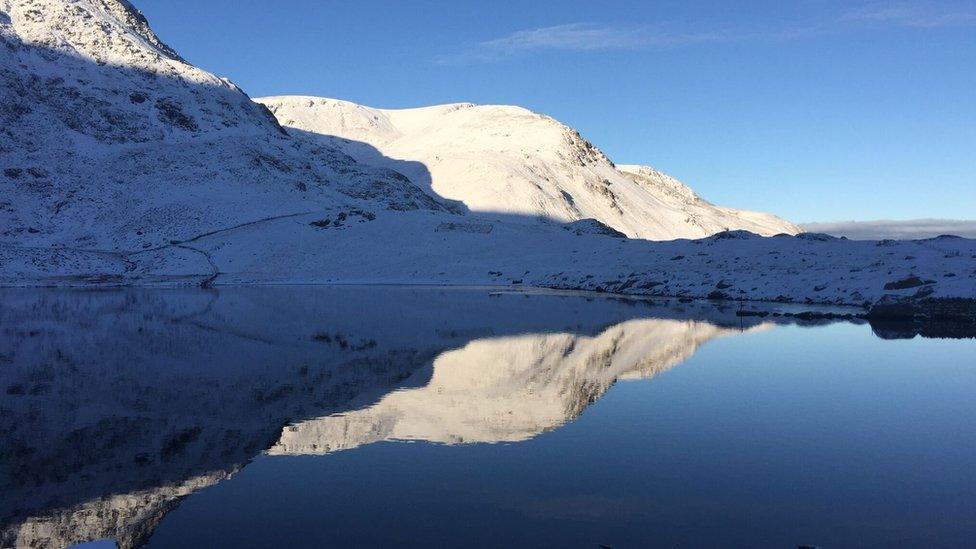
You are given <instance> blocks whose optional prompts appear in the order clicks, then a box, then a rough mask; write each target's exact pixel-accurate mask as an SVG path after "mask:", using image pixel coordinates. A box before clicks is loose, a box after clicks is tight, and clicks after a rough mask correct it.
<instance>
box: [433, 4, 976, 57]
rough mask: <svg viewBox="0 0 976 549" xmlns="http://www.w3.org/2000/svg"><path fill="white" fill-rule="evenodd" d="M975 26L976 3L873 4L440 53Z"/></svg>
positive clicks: (566, 34)
mask: <svg viewBox="0 0 976 549" xmlns="http://www.w3.org/2000/svg"><path fill="white" fill-rule="evenodd" d="M951 26H976V4H973V3H969V4H966V5H963V6H961V7H959V6H956V7H952V6H946V5H933V4H927V3H920V2H916V3H892V2H887V3H872V4H866V5H862V6H860V7H857V8H854V9H851V10H849V11H847V12H844V13H841V14H839V15H837V14H835V15H834V16H829V17H827V18H824V19H821V20H820V21H815V22H806V23H804V24H797V25H793V26H789V25H787V26H781V27H778V28H765V29H752V30H742V29H732V28H725V29H715V30H708V31H704V30H688V29H679V28H671V27H669V26H667V25H663V24H658V25H643V26H614V25H604V24H597V23H571V24H567V25H553V26H548V27H537V28H532V29H522V30H518V31H515V32H513V33H511V34H507V35H505V36H500V37H498V38H493V39H491V40H485V41H482V42H477V43H474V44H469V45H468V46H467V47H464V48H461V49H459V50H458V51H456V52H454V53H451V54H447V55H441V56H438V57H437V58H435V61H436V62H438V63H441V64H463V63H468V62H479V61H497V60H500V59H503V58H506V57H509V56H513V55H518V54H526V53H532V52H541V51H564V52H588V51H608V50H641V49H651V48H667V47H677V46H684V45H689V44H695V43H703V42H728V41H733V40H747V39H772V40H783V39H787V40H789V39H801V38H807V37H811V36H819V35H824V34H836V33H844V32H852V31H854V30H856V29H857V28H864V27H905V28H937V27H951Z"/></svg>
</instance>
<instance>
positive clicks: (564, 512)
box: [0, 286, 976, 548]
mask: <svg viewBox="0 0 976 549" xmlns="http://www.w3.org/2000/svg"><path fill="white" fill-rule="evenodd" d="M742 307H743V306H742V305H735V304H727V303H726V304H722V303H718V302H707V301H701V302H699V301H695V302H688V303H680V302H677V301H666V300H654V301H651V300H639V299H621V298H614V297H611V296H606V295H603V296H600V295H588V294H577V293H562V294H561V293H554V292H544V291H533V290H523V291H501V290H499V289H497V288H495V289H491V288H437V287H428V288H423V287H300V286H293V287H287V286H284V287H251V288H218V289H213V290H199V289H158V290H151V289H121V290H100V291H81V290H53V289H50V290H48V289H45V290H36V289H30V290H27V289H8V290H0V329H2V330H0V546H3V547H7V546H16V547H64V546H68V545H72V544H79V543H85V544H87V545H91V546H104V547H112V546H115V545H118V546H120V547H137V546H148V547H188V546H203V547H216V546H231V547H269V546H274V547H322V546H340V547H353V546H354V547H389V546H403V547H461V546H464V547H498V546H504V547H514V546H519V547H591V548H595V547H601V546H603V547H613V548H617V547H647V546H668V547H672V546H682V547H716V546H721V547H764V546H770V547H798V546H803V545H812V546H820V547H825V548H826V547H892V546H898V547H912V546H919V547H921V546H925V547H961V546H968V545H972V544H973V543H974V541H973V540H974V539H976V429H974V428H973V425H976V398H973V395H974V392H976V339H973V338H967V337H962V338H956V339H939V338H929V337H921V336H918V335H915V332H914V331H913V330H912V329H910V327H909V328H904V327H898V326H895V327H892V326H884V327H879V326H873V327H872V326H871V325H869V324H867V323H864V322H862V321H857V320H855V321H844V322H827V321H824V320H809V319H804V318H797V317H795V316H787V315H789V314H792V313H791V309H789V308H787V307H786V306H776V307H778V308H776V307H773V308H769V306H765V307H766V308H765V309H763V310H765V311H767V312H769V313H770V314H769V315H767V316H741V313H740V312H739V310H740V309H741V308H742ZM756 307H758V306H750V310H751V309H754V308H756ZM764 314H765V313H764ZM954 335H959V334H954ZM964 335H965V334H964ZM89 542H95V543H89Z"/></svg>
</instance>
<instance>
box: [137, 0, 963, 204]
mask: <svg viewBox="0 0 976 549" xmlns="http://www.w3.org/2000/svg"><path fill="white" fill-rule="evenodd" d="M133 3H134V4H135V5H136V6H137V7H138V8H140V9H141V10H142V11H143V12H144V13H145V14H146V16H147V17H148V18H149V20H150V23H151V24H152V25H153V28H154V29H155V30H156V31H157V33H158V34H159V35H160V37H161V38H162V39H163V40H164V41H166V42H168V43H169V44H170V45H171V46H173V47H175V48H176V49H177V50H178V51H179V52H180V53H181V54H183V55H184V56H185V57H186V58H187V59H188V60H189V61H190V62H192V63H194V64H196V65H199V66H201V67H203V68H205V69H207V70H210V71H211V72H215V73H217V74H219V75H221V76H226V77H229V78H230V79H232V80H233V81H235V82H236V83H238V84H239V85H240V86H241V87H243V88H244V89H245V90H246V91H247V92H248V93H249V94H251V95H252V96H255V97H258V96H263V95H280V94H306V95H321V96H326V97H334V98H341V99H348V100H351V101H355V102H357V103H363V104H366V105H370V106H375V107H390V108H395V107H412V106H421V105H429V104H436V103H448V102H459V101H470V102H474V103H505V104H517V105H522V106H525V107H528V108H530V109H532V110H535V111H538V112H542V113H545V114H548V115H551V116H553V117H555V118H557V119H559V120H561V121H563V122H565V123H567V124H569V125H571V126H573V127H575V128H577V129H578V130H579V131H580V132H581V133H582V134H583V136H584V137H586V138H587V139H589V140H590V141H592V142H593V143H594V144H596V145H597V146H598V147H600V148H601V149H603V150H604V152H606V153H607V154H608V156H610V158H611V159H613V160H614V161H616V162H618V163H638V164H650V165H653V166H655V167H656V168H658V169H660V170H662V171H665V172H668V173H670V174H672V175H674V176H676V177H678V178H679V179H681V180H683V181H684V182H686V183H688V184H689V185H691V186H692V187H693V188H695V189H696V190H697V191H698V192H699V193H700V194H701V195H702V196H704V197H705V198H706V199H708V200H711V201H713V202H716V203H720V204H723V205H730V206H737V207H747V208H752V209H760V210H767V211H772V212H775V213H778V214H781V215H784V216H786V217H788V218H790V219H792V220H794V221H800V222H802V221H814V220H842V219H857V220H866V219H881V218H888V219H908V218H920V217H937V218H959V219H973V218H976V176H974V174H976V0H969V1H946V2H924V1H916V2H904V3H899V2H865V3H859V2H850V1H848V2H837V1H831V0H799V1H791V2H782V1H775V2H762V1H756V2H731V1H714V2H709V1H701V2H690V1H687V0H685V1H658V2H651V1H635V2H594V1H593V0H586V1H563V2H543V1H538V2H530V1H524V0H523V1H506V0H501V1H499V0H495V1H491V2H487V1H483V2H457V1H455V2H447V1H424V0H415V1H392V0H390V1H370V0H357V1H355V2H353V1H348V0H343V1H324V0H278V1H275V2H269V1H267V0H262V1H254V0H206V1H200V0H133Z"/></svg>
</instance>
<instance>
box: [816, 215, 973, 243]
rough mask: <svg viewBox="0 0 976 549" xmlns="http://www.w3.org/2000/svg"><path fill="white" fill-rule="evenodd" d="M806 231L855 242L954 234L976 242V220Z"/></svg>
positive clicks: (847, 224)
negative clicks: (844, 237)
mask: <svg viewBox="0 0 976 549" xmlns="http://www.w3.org/2000/svg"><path fill="white" fill-rule="evenodd" d="M801 227H802V228H803V230H805V231H808V232H811V233H827V234H830V235H834V236H846V237H847V238H850V239H851V240H881V239H884V238H893V239H900V240H911V239H916V238H932V237H933V236H939V235H943V234H952V235H956V236H962V237H966V238H976V220H973V221H963V220H954V219H911V220H907V221H891V220H880V221H836V222H827V223H804V224H803V225H801Z"/></svg>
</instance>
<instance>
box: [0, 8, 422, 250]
mask: <svg viewBox="0 0 976 549" xmlns="http://www.w3.org/2000/svg"><path fill="white" fill-rule="evenodd" d="M0 52H2V55H0V244H2V243H15V244H17V245H20V246H24V247H30V246H34V247H37V246H42V247H48V246H52V245H56V246H62V247H79V248H86V249H104V250H115V249H123V250H139V249H149V248H154V247H159V246H166V245H169V243H170V242H171V241H173V240H185V239H187V238H191V237H193V236H196V235H199V234H201V233H204V232H208V231H212V230H218V229H222V228H226V227H228V226H233V225H236V224H241V223H247V222H252V221H254V220H256V219H261V218H266V217H273V216H279V215H288V214H294V213H299V212H307V211H315V210H323V209H327V208H328V207H331V206H332V205H335V204H337V203H340V204H341V203H343V202H344V201H348V200H347V198H349V197H354V198H364V199H369V200H371V202H372V203H374V204H375V205H376V206H377V207H387V206H392V207H396V208H399V209H410V208H416V207H435V208H436V207H437V205H436V204H435V203H434V202H433V201H432V200H430V199H429V198H428V197H427V196H426V195H424V194H423V193H421V192H419V191H418V190H416V189H415V188H414V187H412V186H410V185H409V184H407V183H406V182H405V179H404V178H403V177H402V176H401V175H400V174H397V173H393V172H390V171H389V170H385V169H373V168H366V167H363V166H361V165H359V164H357V163H356V162H355V161H353V160H352V159H351V158H349V157H348V156H347V155H345V154H343V153H341V152H340V151H338V150H336V149H334V148H329V147H324V146H318V145H310V144H308V143H307V142H302V141H298V140H295V139H292V138H289V137H288V136H287V135H285V133H284V131H283V130H282V129H281V127H280V126H279V125H278V123H277V122H276V121H275V119H274V117H273V116H271V115H270V114H269V113H268V112H267V109H265V108H264V107H263V106H261V105H258V104H256V103H254V102H253V101H251V100H250V98H249V97H248V96H247V95H245V94H244V93H243V92H242V91H241V90H240V89H238V88H237V87H236V86H235V85H234V84H232V83H230V82H229V81H227V80H225V79H222V78H218V77H216V76H214V75H212V74H210V73H208V72H206V71H203V70H200V69H198V68H196V67H194V66H192V65H190V64H188V63H187V62H186V61H184V60H183V59H182V58H180V57H179V56H178V55H177V54H176V53H175V52H174V51H173V50H172V49H170V48H169V47H167V46H166V45H165V44H163V43H162V42H161V41H160V40H159V39H158V38H157V37H156V35H155V34H153V32H152V30H150V29H149V26H148V24H147V23H146V20H145V19H144V18H143V17H142V15H141V14H139V12H138V11H136V10H135V9H134V8H133V7H132V6H131V5H130V4H129V3H128V2H126V1H124V0H73V1H70V2H68V1H64V0H0Z"/></svg>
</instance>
